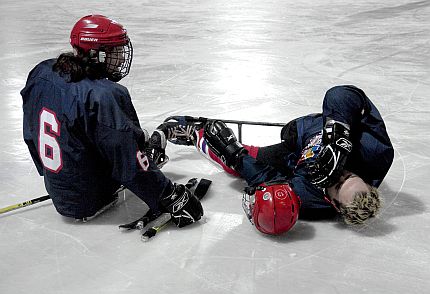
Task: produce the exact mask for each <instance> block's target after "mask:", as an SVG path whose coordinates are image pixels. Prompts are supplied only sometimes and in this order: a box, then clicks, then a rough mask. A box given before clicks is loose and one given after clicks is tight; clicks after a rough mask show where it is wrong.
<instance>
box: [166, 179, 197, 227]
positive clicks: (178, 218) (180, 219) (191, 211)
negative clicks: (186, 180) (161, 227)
mask: <svg viewBox="0 0 430 294" xmlns="http://www.w3.org/2000/svg"><path fill="white" fill-rule="evenodd" d="M160 204H161V206H162V207H164V208H165V209H166V210H167V211H168V212H169V213H170V214H171V215H172V221H173V223H174V224H175V225H176V226H177V227H179V228H182V227H185V226H187V225H190V224H192V223H194V222H196V221H198V220H199V219H200V218H201V217H202V215H203V207H202V204H201V203H200V200H199V199H197V197H196V196H194V194H193V193H192V192H191V191H190V190H189V189H188V188H187V187H185V185H182V184H174V191H173V192H172V194H171V195H169V196H166V197H163V198H162V199H161V200H160Z"/></svg>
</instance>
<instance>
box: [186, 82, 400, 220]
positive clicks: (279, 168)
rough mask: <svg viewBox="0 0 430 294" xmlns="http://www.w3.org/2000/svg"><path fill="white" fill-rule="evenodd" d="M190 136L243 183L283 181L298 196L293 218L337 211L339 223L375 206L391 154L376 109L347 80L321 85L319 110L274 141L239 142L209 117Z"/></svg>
mask: <svg viewBox="0 0 430 294" xmlns="http://www.w3.org/2000/svg"><path fill="white" fill-rule="evenodd" d="M193 139H194V143H195V145H196V147H197V149H198V150H199V151H200V152H202V153H203V154H205V155H206V157H208V158H209V159H211V160H213V161H215V162H216V163H218V164H219V165H221V166H222V167H223V168H224V170H226V171H227V172H228V173H230V174H233V175H239V176H241V177H243V178H244V179H245V180H246V181H247V183H248V185H249V186H251V187H258V186H259V185H261V184H262V183H267V182H271V181H277V182H279V181H284V182H285V183H287V184H288V186H289V187H290V188H291V190H292V191H293V192H294V193H295V194H296V195H297V196H298V197H299V198H300V203H301V205H300V212H299V215H300V217H301V218H325V217H331V216H334V215H336V214H338V213H339V214H340V215H341V216H342V218H343V220H344V221H345V223H347V224H362V223H364V222H365V221H366V220H367V219H369V218H370V217H373V216H375V215H376V214H377V213H378V210H379V208H380V205H381V201H380V197H379V193H378V190H377V187H378V186H379V185H380V184H381V182H382V180H383V179H384V177H385V175H386V174H387V172H388V170H389V168H390V166H391V164H392V161H393V157H394V151H393V147H392V145H391V142H390V139H389V137H388V134H387V131H386V128H385V125H384V122H383V120H382V117H381V115H380V114H379V111H378V110H377V108H376V107H375V105H374V104H373V103H372V102H371V101H370V99H369V98H368V97H367V96H366V95H365V93H364V92H363V91H362V90H361V89H359V88H356V87H354V86H337V87H334V88H331V89H330V90H328V91H327V93H326V95H325V97H324V102H323V112H322V114H312V115H308V116H304V117H300V118H297V119H295V120H293V121H291V122H289V123H288V124H287V125H286V126H285V127H284V128H283V129H282V131H281V139H282V142H281V143H279V144H276V145H272V146H266V147H256V146H246V145H242V144H241V143H240V142H238V141H237V139H236V137H235V135H234V133H233V131H232V130H231V129H229V128H228V127H227V126H226V125H225V124H224V123H223V122H222V121H216V120H207V121H206V123H205V126H204V128H201V127H200V128H199V130H198V131H197V132H196V133H195V135H194V136H193Z"/></svg>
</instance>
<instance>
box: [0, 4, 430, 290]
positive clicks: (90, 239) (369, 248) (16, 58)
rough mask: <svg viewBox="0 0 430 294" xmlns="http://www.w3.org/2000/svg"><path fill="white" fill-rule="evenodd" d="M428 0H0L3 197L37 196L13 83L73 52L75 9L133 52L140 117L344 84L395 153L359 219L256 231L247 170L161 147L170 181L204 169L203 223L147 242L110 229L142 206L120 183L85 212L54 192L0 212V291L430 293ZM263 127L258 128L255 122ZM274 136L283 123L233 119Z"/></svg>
mask: <svg viewBox="0 0 430 294" xmlns="http://www.w3.org/2000/svg"><path fill="white" fill-rule="evenodd" d="M429 6H430V1H428V0H427V1H407V0H401V1H388V0H381V1H370V0H365V1H351V0H342V1H340V0H334V1H328V0H322V1H302V0H295V1H290V0H283V1H275V0H271V1H270V0H269V1H258V0H254V1H251V0H248V1H231V0H230V1H227V0H219V1H215V0H211V1H210V0H202V1H192V0H182V1H165V0H159V1H152V0H144V1H131V0H124V1H104V2H102V1H92V0H89V1H82V0H76V1H52V0H51V1H47V0H34V1H12V0H2V1H1V3H0V8H1V9H0V25H1V27H2V30H1V31H0V41H1V42H0V49H1V50H0V52H1V53H0V64H1V66H0V93H1V98H0V99H1V104H2V105H1V107H0V138H1V140H0V182H1V186H0V195H1V196H0V207H4V206H8V205H11V204H15V203H19V202H23V201H25V200H28V199H31V198H34V197H37V196H41V195H44V194H46V191H45V189H44V185H43V179H42V178H41V177H39V176H38V174H37V172H36V170H35V168H34V165H33V163H32V160H31V158H30V155H29V153H28V151H27V148H26V145H25V144H24V142H23V140H22V131H21V129H22V109H21V97H20V95H19V91H20V89H21V88H22V87H23V86H24V83H25V79H26V77H27V74H28V72H29V71H30V70H31V69H32V67H33V66H34V65H35V64H36V63H38V62H39V61H41V60H44V59H47V58H52V57H55V56H57V55H59V54H60V53H61V52H64V51H69V49H70V48H69V45H68V38H69V32H70V30H71V27H72V26H73V24H74V23H75V22H76V20H77V19H79V18H80V17H81V16H84V15H86V14H89V13H99V14H104V15H107V16H110V17H112V18H115V19H116V20H118V21H119V22H120V23H122V24H123V25H124V26H125V27H126V28H127V29H128V31H129V34H130V37H131V39H132V42H133V45H134V49H135V55H134V60H133V66H132V72H131V74H130V75H129V76H128V77H127V78H125V79H124V80H123V81H122V84H124V85H125V86H127V87H128V88H129V90H130V93H131V95H132V97H133V100H134V104H135V107H136V109H137V112H138V115H139V118H140V119H141V124H142V126H143V127H145V128H147V129H148V130H149V131H152V130H154V129H155V128H156V126H157V125H158V124H159V123H160V122H161V121H162V120H163V119H164V118H165V117H167V116H170V115H185V114H186V115H195V116H206V117H216V118H224V119H242V120H256V121H268V122H287V121H289V120H290V119H292V118H295V117H297V116H300V115H305V114H308V113H311V112H319V111H320V109H321V101H322V98H323V95H324V93H325V91H326V90H327V89H328V88H330V87H331V86H334V85H338V84H354V85H356V86H359V87H361V88H362V89H364V90H365V92H366V93H367V95H368V96H369V97H370V98H371V99H372V101H373V102H374V103H375V104H376V105H377V106H378V108H379V110H380V112H381V114H382V116H383V117H384V119H385V121H386V125H387V128H388V132H389V134H390V136H391V139H392V142H393V145H394V147H395V160H394V163H393V166H392V168H391V170H390V172H389V173H388V175H387V177H386V179H385V181H384V183H383V184H382V186H381V191H382V193H383V195H384V198H385V204H384V206H383V209H382V213H381V214H380V217H379V218H376V219H373V220H372V221H371V222H369V224H368V225H367V226H362V227H356V228H348V227H346V226H343V225H341V224H339V223H337V222H336V221H314V222H310V221H299V222H298V224H297V225H296V226H295V227H294V229H293V230H292V231H291V232H289V233H288V234H286V235H284V236H280V237H269V236H264V235H262V234H260V233H258V232H257V231H256V230H255V229H254V228H253V227H252V226H251V225H250V224H249V223H248V221H247V219H246V218H245V216H244V214H243V212H242V208H241V201H240V199H241V189H242V187H243V184H244V183H243V182H242V181H241V180H239V179H235V178H232V177H230V176H228V175H226V174H224V173H223V172H222V171H220V170H218V169H217V168H216V167H214V166H213V165H212V164H211V163H209V162H208V161H206V160H205V159H204V158H203V157H202V156H200V155H199V154H197V153H196V152H195V150H194V149H193V148H192V147H189V148H187V147H178V146H169V147H168V154H169V155H170V157H171V162H169V163H168V164H167V165H166V166H165V167H164V168H163V170H164V171H165V173H166V175H168V176H169V177H171V178H172V179H173V180H174V181H177V182H186V180H188V179H189V178H191V177H199V178H200V177H206V178H209V179H211V180H213V185H212V187H211V190H210V192H209V193H208V195H207V196H206V199H205V200H204V207H205V217H204V219H203V220H202V221H201V222H200V223H198V224H196V225H193V226H190V227H187V228H184V229H177V228H174V227H171V226H170V227H168V228H166V229H165V230H163V231H161V232H160V233H159V234H158V235H157V236H156V237H154V239H152V240H150V241H149V242H147V243H142V242H141V241H140V235H139V233H138V232H137V231H134V232H121V231H120V230H118V225H119V224H122V223H125V222H129V221H132V220H134V219H136V218H138V217H140V216H141V215H142V213H143V212H144V211H145V209H146V208H145V206H144V205H143V204H142V203H141V201H140V200H139V199H138V198H136V197H135V196H133V195H131V194H130V193H128V192H127V193H125V195H122V197H121V199H120V202H119V204H118V205H117V206H115V207H114V208H113V209H111V210H110V211H108V212H106V213H105V214H103V215H101V216H100V217H98V218H96V219H94V220H93V221H90V222H88V223H85V224H83V223H76V222H74V221H70V220H67V219H65V218H63V217H61V216H60V215H58V214H57V213H56V211H55V209H54V207H53V205H52V204H51V202H50V201H46V202H44V203H41V204H37V205H34V206H31V207H28V208H24V209H20V210H16V211H14V212H10V213H7V214H2V215H0V256H1V262H0V293H5V294H6V293H7V294H9V293H44V294H51V293H55V294H57V293H63V294H69V293H70V294H72V293H73V294H75V293H154V294H158V293H187V294H192V293H199V294H200V293H246V294H249V293H270V294H275V293H297V294H298V293H306V294H308V293H427V292H428V291H429V290H430V282H429V278H430V265H429V262H430V251H429V250H430V245H429V244H430V234H429V232H430V215H429V204H430V198H429V195H428V191H429V190H430V184H429V180H428V179H429V175H430V172H429V152H428V150H429V146H430V131H429V129H430V120H429V118H428V117H429V112H430V99H429V93H430V43H429V42H430V41H429V40H430V7H429ZM263 132H264V134H263ZM244 135H245V137H244V141H245V142H247V143H254V144H259V143H275V142H277V141H278V136H279V129H277V130H273V129H272V130H267V131H262V130H261V129H258V130H255V129H252V130H250V129H248V130H244Z"/></svg>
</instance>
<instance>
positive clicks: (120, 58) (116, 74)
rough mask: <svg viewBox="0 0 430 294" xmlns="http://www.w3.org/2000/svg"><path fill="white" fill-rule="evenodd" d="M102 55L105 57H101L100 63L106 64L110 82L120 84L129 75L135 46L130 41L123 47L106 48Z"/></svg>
mask: <svg viewBox="0 0 430 294" xmlns="http://www.w3.org/2000/svg"><path fill="white" fill-rule="evenodd" d="M100 53H101V54H103V53H104V55H105V56H99V61H100V62H104V63H105V65H106V73H107V77H108V79H109V80H111V81H114V82H118V81H119V80H121V79H122V78H124V77H125V76H126V75H128V73H129V72H130V67H131V61H132V59H133V46H132V44H131V42H130V41H128V43H127V44H125V45H122V46H115V47H110V48H106V50H105V51H104V52H103V51H101V52H100ZM103 57H104V58H103ZM103 59H104V60H103Z"/></svg>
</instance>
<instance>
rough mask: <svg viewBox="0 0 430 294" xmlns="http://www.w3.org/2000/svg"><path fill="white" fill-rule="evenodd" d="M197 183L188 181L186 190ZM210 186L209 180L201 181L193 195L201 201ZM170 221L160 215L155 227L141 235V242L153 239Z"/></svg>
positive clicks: (167, 215) (164, 215)
mask: <svg viewBox="0 0 430 294" xmlns="http://www.w3.org/2000/svg"><path fill="white" fill-rule="evenodd" d="M196 183H197V179H195V178H193V179H191V180H189V181H188V183H187V184H186V186H187V188H191V187H193V186H194V185H195V184H196ZM211 184H212V181H211V180H207V179H201V180H200V182H199V183H198V185H197V187H196V189H195V191H194V195H195V196H196V197H197V198H198V199H199V200H201V199H202V198H203V197H204V196H205V195H206V193H207V191H208V189H209V186H210V185H211ZM171 220H172V217H171V215H170V214H169V213H164V214H162V215H161V216H160V217H159V218H158V219H157V220H156V223H157V224H156V225H155V224H154V225H152V226H151V227H150V228H149V229H147V230H146V231H145V232H144V233H143V234H142V241H144V242H146V241H148V240H149V239H150V238H152V237H154V236H155V235H156V234H157V233H158V232H159V231H160V230H162V229H163V228H164V227H166V226H167V225H168V224H169V223H170V222H171Z"/></svg>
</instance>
